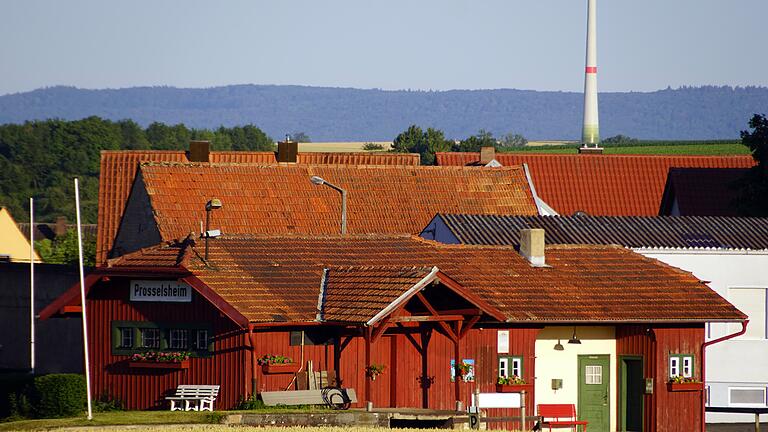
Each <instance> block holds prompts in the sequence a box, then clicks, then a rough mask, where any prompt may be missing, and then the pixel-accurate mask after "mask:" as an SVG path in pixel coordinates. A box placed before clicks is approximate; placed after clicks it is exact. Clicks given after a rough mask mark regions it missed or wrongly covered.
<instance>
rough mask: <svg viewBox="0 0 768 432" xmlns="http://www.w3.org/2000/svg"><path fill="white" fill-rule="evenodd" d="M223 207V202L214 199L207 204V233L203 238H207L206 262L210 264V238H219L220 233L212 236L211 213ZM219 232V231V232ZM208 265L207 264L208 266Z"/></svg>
mask: <svg viewBox="0 0 768 432" xmlns="http://www.w3.org/2000/svg"><path fill="white" fill-rule="evenodd" d="M221 207H222V205H221V200H220V199H218V198H213V199H211V200H210V201H208V202H207V203H205V233H204V234H203V237H205V261H206V263H207V262H208V239H209V238H210V237H216V236H218V234H219V233H218V232H217V233H215V234H214V235H211V234H212V233H211V227H210V223H211V211H212V210H217V209H220V208H221ZM217 231H218V230H217ZM206 265H207V264H206Z"/></svg>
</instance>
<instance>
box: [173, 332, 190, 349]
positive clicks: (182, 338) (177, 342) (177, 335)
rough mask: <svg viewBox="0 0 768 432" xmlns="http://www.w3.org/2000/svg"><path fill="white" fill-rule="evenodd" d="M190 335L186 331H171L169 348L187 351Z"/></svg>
mask: <svg viewBox="0 0 768 432" xmlns="http://www.w3.org/2000/svg"><path fill="white" fill-rule="evenodd" d="M188 333H189V332H188V331H187V330H185V329H171V331H170V340H169V341H168V342H169V343H168V346H169V347H170V348H171V349H187V335H188Z"/></svg>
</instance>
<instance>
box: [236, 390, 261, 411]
mask: <svg viewBox="0 0 768 432" xmlns="http://www.w3.org/2000/svg"><path fill="white" fill-rule="evenodd" d="M266 407H267V406H266V405H264V402H263V401H262V400H261V399H259V398H258V396H257V395H256V393H254V394H252V395H251V396H249V397H248V398H247V399H246V398H244V397H243V396H240V400H238V402H237V406H236V407H235V409H236V410H259V409H264V408H266Z"/></svg>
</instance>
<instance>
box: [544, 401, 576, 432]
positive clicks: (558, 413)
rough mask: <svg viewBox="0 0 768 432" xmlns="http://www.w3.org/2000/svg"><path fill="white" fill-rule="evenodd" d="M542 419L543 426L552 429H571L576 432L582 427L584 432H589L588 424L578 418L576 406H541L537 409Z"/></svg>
mask: <svg viewBox="0 0 768 432" xmlns="http://www.w3.org/2000/svg"><path fill="white" fill-rule="evenodd" d="M536 410H537V412H538V416H539V417H541V426H542V427H543V426H548V427H549V430H550V432H551V431H552V428H553V427H554V428H563V427H567V428H571V430H573V431H576V430H577V427H578V426H581V430H582V432H587V422H586V421H584V420H578V419H577V418H576V405H574V404H539V405H537V408H536Z"/></svg>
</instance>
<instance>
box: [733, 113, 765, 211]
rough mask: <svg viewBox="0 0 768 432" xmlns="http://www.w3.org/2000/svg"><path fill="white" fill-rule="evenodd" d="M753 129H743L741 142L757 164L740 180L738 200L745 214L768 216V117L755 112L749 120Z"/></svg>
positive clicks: (738, 205) (737, 184) (738, 204)
mask: <svg viewBox="0 0 768 432" xmlns="http://www.w3.org/2000/svg"><path fill="white" fill-rule="evenodd" d="M749 127H750V128H751V129H752V130H751V131H741V142H742V144H744V145H745V146H747V147H748V148H749V150H750V152H751V153H752V157H753V158H754V159H755V162H757V165H755V166H754V167H752V168H750V169H749V171H748V172H747V174H746V175H745V176H744V178H742V179H741V180H740V181H738V182H737V183H736V185H735V187H737V188H739V189H740V191H739V195H738V198H737V201H736V204H737V207H738V209H739V212H740V213H742V214H743V215H744V216H761V217H765V216H768V118H766V117H765V115H764V114H763V115H761V114H755V115H754V116H752V118H751V119H750V120H749Z"/></svg>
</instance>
